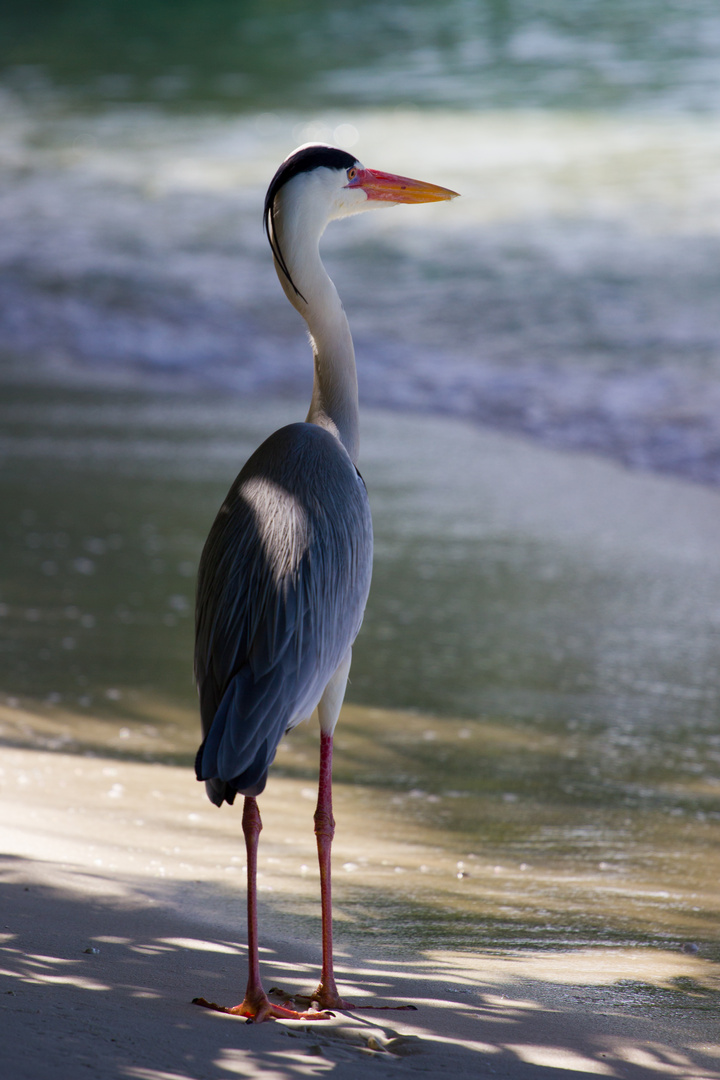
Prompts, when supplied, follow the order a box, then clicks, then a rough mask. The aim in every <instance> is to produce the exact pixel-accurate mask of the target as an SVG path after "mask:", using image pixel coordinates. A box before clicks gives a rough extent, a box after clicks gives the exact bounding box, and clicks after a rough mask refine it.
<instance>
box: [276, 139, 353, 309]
mask: <svg viewBox="0 0 720 1080" xmlns="http://www.w3.org/2000/svg"><path fill="white" fill-rule="evenodd" d="M354 164H355V158H354V157H353V156H352V154H348V153H346V152H345V150H338V149H337V148H336V147H334V146H325V145H324V144H323V143H311V144H310V145H309V146H303V147H301V148H300V149H299V150H296V151H295V153H294V154H291V155H290V157H289V158H286V159H285V161H283V163H282V165H281V166H280V168H279V169H278V171H277V172H276V173H275V175H274V176H273V178H272V180H271V181H270V187H269V188H268V189H267V195H266V196H265V208H264V210H263V225H264V227H265V233H266V235H267V238H268V240H269V241H270V247H271V249H272V253H273V255H274V256H275V261H276V262H277V264H278V266H279V267H280V269H281V270H282V272H283V274H284V275H285V277H286V278H287V279H288V281H289V282H290V284H291V285H292V287H293V289H294V290H295V293H296V295H297V296H299V297H300V299H301V300H305V297H304V296H303V294H302V293H301V292H300V290H299V289H298V287H297V285H296V284H295V282H294V281H293V279H292V276H291V274H290V271H289V269H288V265H287V263H286V262H285V256H284V255H283V253H282V250H281V248H280V243H279V241H278V238H277V235H276V233H275V197H276V195H277V193H278V191H280V189H281V188H282V187H284V185H285V184H287V182H288V180H292V178H293V177H294V176H298V175H299V174H300V173H304V172H312V171H313V169H320V168H323V167H324V168H326V169H351V168H352V167H353V165H354ZM305 303H307V300H305Z"/></svg>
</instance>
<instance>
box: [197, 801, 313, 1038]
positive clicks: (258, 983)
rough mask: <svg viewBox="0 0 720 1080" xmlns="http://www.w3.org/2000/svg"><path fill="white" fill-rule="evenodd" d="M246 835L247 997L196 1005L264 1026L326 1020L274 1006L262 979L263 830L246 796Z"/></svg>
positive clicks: (254, 803)
mask: <svg viewBox="0 0 720 1080" xmlns="http://www.w3.org/2000/svg"><path fill="white" fill-rule="evenodd" d="M242 827H243V833H244V834H245V847H246V850H247V913H248V964H249V969H250V970H249V973H248V981H247V987H246V990H245V998H244V1000H243V1001H242V1003H241V1004H240V1005H235V1006H233V1007H232V1008H228V1007H226V1006H222V1005H216V1004H215V1003H214V1002H210V1001H206V1000H205V998H195V999H194V1004H195V1005H204V1006H205V1008H207V1009H215V1010H216V1011H217V1012H225V1013H232V1014H233V1015H235V1016H245V1017H247V1019H248V1022H249V1023H250V1022H251V1023H255V1024H261V1023H262V1022H263V1021H264V1020H275V1019H281V1020H282V1019H285V1020H326V1019H327V1017H328V1013H325V1012H317V1011H315V1012H304V1013H301V1012H297V1011H296V1010H295V1009H288V1008H285V1007H284V1006H282V1005H273V1004H271V1002H270V1001H269V999H268V996H267V994H266V993H265V990H264V989H263V985H262V980H261V978H260V954H259V949H258V919H257V848H258V837H259V836H260V830H261V829H262V821H261V819H260V811H259V810H258V805H257V800H256V799H255V798H254V797H253V796H252V795H246V796H245V804H244V806H243V817H242Z"/></svg>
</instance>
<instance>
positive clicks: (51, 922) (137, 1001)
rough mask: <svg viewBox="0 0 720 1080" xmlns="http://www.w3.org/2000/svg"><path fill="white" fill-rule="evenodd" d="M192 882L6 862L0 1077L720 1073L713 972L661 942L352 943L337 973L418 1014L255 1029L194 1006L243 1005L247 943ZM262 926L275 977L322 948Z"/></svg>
mask: <svg viewBox="0 0 720 1080" xmlns="http://www.w3.org/2000/svg"><path fill="white" fill-rule="evenodd" d="M199 888H200V886H199V884H197V885H196V884H193V883H179V882H172V881H159V882H158V881H157V880H155V881H152V880H150V879H135V880H131V879H127V878H125V879H119V878H117V877H114V876H111V875H104V874H102V873H97V874H94V873H90V872H89V871H88V870H87V869H83V868H78V867H73V866H70V865H68V864H62V865H60V864H56V863H52V862H32V861H29V860H25V859H20V858H6V859H3V860H2V863H1V876H0V904H1V906H2V911H3V912H4V918H3V920H2V927H1V930H2V939H1V942H2V944H1V957H2V958H1V959H0V967H1V968H2V984H3V985H2V993H1V994H0V1005H1V1006H2V1009H3V1013H4V1016H3V1020H2V1029H3V1032H4V1035H3V1040H2V1043H3V1045H2V1048H1V1049H0V1061H2V1060H4V1062H5V1064H4V1066H3V1069H2V1072H3V1075H6V1076H8V1077H13V1080H46V1078H48V1080H49V1078H58V1080H60V1078H62V1080H65V1078H69V1077H73V1078H74V1077H77V1076H79V1075H98V1076H102V1077H103V1078H106V1080H121V1078H122V1080H128V1078H130V1080H132V1078H134V1080H228V1078H230V1077H237V1076H240V1077H254V1076H262V1077H264V1078H266V1080H269V1078H272V1080H284V1078H287V1080H292V1078H295V1077H308V1076H311V1077H312V1076H326V1075H329V1076H338V1077H345V1076H347V1077H362V1076H363V1075H364V1074H365V1071H366V1070H367V1072H368V1074H372V1075H373V1076H389V1075H394V1074H396V1073H398V1072H399V1073H402V1072H404V1071H407V1072H413V1073H417V1072H421V1073H423V1074H425V1075H440V1074H441V1073H442V1074H445V1073H447V1072H448V1071H449V1070H451V1071H453V1072H455V1073H456V1074H458V1075H466V1076H472V1077H477V1076H484V1075H491V1076H507V1077H518V1078H525V1077H528V1078H532V1077H538V1078H540V1077H548V1078H551V1077H555V1076H561V1075H572V1076H575V1077H578V1078H581V1077H583V1076H588V1077H589V1076H611V1077H618V1078H621V1080H635V1078H640V1077H651V1076H652V1077H657V1076H668V1077H687V1078H691V1077H692V1078H708V1080H715V1078H720V1056H719V1055H720V1048H719V1047H718V1046H717V1045H714V1046H713V1045H712V1044H713V1043H715V1044H717V1042H718V1039H717V1037H716V1035H713V1034H712V1032H713V1031H716V1029H717V1018H718V1015H719V1014H720V992H719V991H718V989H717V979H716V977H715V976H714V970H713V967H714V966H713V965H709V964H707V963H705V962H703V961H700V960H698V959H697V958H695V957H688V958H687V966H686V967H682V970H684V971H687V972H688V973H689V974H686V975H678V972H679V971H680V970H681V967H679V966H678V965H677V962H676V958H675V957H673V956H670V955H669V954H662V953H661V954H657V955H656V957H655V958H650V959H649V960H648V958H647V957H643V956H642V954H638V953H636V954H635V956H628V954H627V952H626V951H625V950H614V951H608V950H600V951H598V953H597V954H593V953H592V952H588V951H585V952H583V953H578V954H573V953H544V954H538V953H535V954H530V953H525V954H523V953H520V952H515V953H504V954H491V953H487V954H484V955H482V956H480V955H477V954H474V955H473V954H469V953H467V954H462V953H452V952H448V953H442V952H437V953H428V952H425V953H419V954H416V955H414V956H408V955H405V956H404V957H402V958H400V957H387V956H385V957H382V956H380V957H378V956H377V955H376V956H375V957H373V958H369V957H368V956H367V955H363V954H360V951H359V950H357V951H355V952H349V951H345V952H344V953H340V955H339V956H338V968H339V970H338V974H339V979H340V981H341V984H342V990H343V992H344V993H346V994H347V996H348V997H349V998H350V999H351V1000H353V1001H355V1002H357V1003H358V1004H364V1003H371V1002H377V1003H381V1004H384V1003H388V1002H393V1003H397V1004H405V1003H412V1004H415V1005H416V1006H417V1007H418V1011H417V1012H414V1013H397V1014H394V1015H393V1014H388V1013H378V1014H373V1013H365V1014H357V1013H356V1014H352V1013H345V1014H341V1013H338V1014H337V1015H336V1016H335V1018H334V1019H333V1020H330V1021H328V1022H326V1023H322V1024H321V1023H314V1024H311V1025H308V1024H303V1023H302V1022H296V1023H271V1024H265V1025H262V1026H252V1025H246V1024H244V1023H242V1022H241V1021H239V1020H237V1019H235V1018H233V1017H228V1016H223V1015H220V1014H215V1013H210V1012H207V1011H206V1010H201V1009H197V1008H195V1007H193V1006H192V1004H191V1000H192V998H193V997H194V996H195V995H196V994H197V993H199V992H202V993H203V994H205V995H206V996H208V997H213V998H215V999H216V1000H228V1001H229V1000H231V999H232V998H233V997H236V998H238V1000H239V998H240V997H241V996H242V989H243V984H244V978H245V955H244V954H245V948H244V946H243V945H241V944H238V943H237V942H236V941H234V940H227V938H226V936H223V932H222V929H221V928H219V927H218V925H217V923H216V924H215V925H213V923H212V922H211V921H210V920H209V919H208V918H204V917H203V914H202V912H201V911H200V912H198V910H197V908H196V909H195V910H193V906H192V905H193V902H195V904H196V905H197V897H195V898H194V901H193V897H192V895H191V894H192V892H193V890H195V889H199ZM217 888H218V889H222V886H218V887H217ZM266 927H267V934H268V937H267V941H266V944H268V943H269V942H270V941H271V940H272V942H273V944H272V947H270V948H266V949H265V950H263V954H262V958H263V968H264V976H265V978H266V980H267V984H268V985H272V984H273V983H280V984H281V985H282V986H284V987H286V988H287V989H290V990H293V991H295V990H301V989H305V988H307V987H310V986H312V984H313V980H315V981H316V980H317V968H316V966H315V962H316V961H317V957H316V956H315V955H314V953H311V950H310V949H309V947H308V946H307V945H306V944H303V945H302V947H300V946H298V945H297V944H293V943H290V942H280V941H279V938H278V930H279V932H280V933H282V920H281V919H280V918H279V917H278V916H277V913H273V912H272V910H270V911H269V912H268V913H267V921H266ZM609 957H610V959H609ZM663 957H665V958H666V960H665V961H664V960H663ZM684 960H685V958H683V963H684ZM310 961H313V962H312V963H311V962H310ZM628 976H630V977H628Z"/></svg>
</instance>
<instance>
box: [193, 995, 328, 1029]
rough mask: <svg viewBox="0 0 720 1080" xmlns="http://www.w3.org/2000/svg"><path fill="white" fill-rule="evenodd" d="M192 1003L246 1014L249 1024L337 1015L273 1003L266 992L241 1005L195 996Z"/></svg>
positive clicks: (215, 1009) (324, 1017) (325, 1011)
mask: <svg viewBox="0 0 720 1080" xmlns="http://www.w3.org/2000/svg"><path fill="white" fill-rule="evenodd" d="M192 1003H193V1005H200V1006H201V1007H202V1008H203V1009H213V1010H214V1011H215V1012H221V1013H227V1014H228V1015H229V1016H244V1017H245V1019H246V1022H247V1023H248V1024H264V1023H265V1021H266V1020H330V1019H331V1018H332V1017H333V1016H334V1015H335V1014H334V1013H331V1012H328V1011H327V1010H325V1009H310V1010H309V1011H308V1012H298V1011H297V1010H296V1009H288V1008H287V1007H286V1006H284V1005H273V1004H271V1002H270V1001H269V1000H268V998H267V997H266V996H265V995H264V994H263V996H262V997H258V998H253V999H252V1000H248V998H245V1000H244V1001H243V1002H242V1003H241V1004H240V1005H233V1006H229V1005H218V1004H217V1002H215V1001H208V1000H207V998H204V997H196V998H193V1001H192Z"/></svg>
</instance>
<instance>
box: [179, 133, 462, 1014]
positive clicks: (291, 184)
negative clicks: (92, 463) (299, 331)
mask: <svg viewBox="0 0 720 1080" xmlns="http://www.w3.org/2000/svg"><path fill="white" fill-rule="evenodd" d="M455 195H456V192H454V191H450V190H449V189H447V188H443V187H438V186H437V185H435V184H427V183H423V182H420V181H417V180H410V179H408V178H407V177H402V176H396V175H394V174H391V173H384V172H378V171H376V170H372V169H368V168H365V167H364V166H363V165H362V164H361V163H360V162H359V161H357V160H356V159H355V158H354V157H353V156H352V155H351V154H350V153H348V152H347V151H345V150H341V149H338V148H336V147H332V146H327V145H324V144H319V143H310V144H306V145H304V146H301V147H299V148H298V149H297V150H295V151H294V152H293V153H292V154H290V156H289V157H288V158H286V160H285V161H283V163H282V164H281V165H280V167H279V168H278V170H277V172H276V173H275V175H274V177H273V179H272V181H271V183H270V186H269V188H268V191H267V195H266V198H265V206H264V212H263V222H264V228H265V232H266V234H267V237H268V240H269V243H270V248H271V251H272V256H273V261H274V266H275V270H276V273H277V275H278V277H279V279H280V284H281V285H282V288H283V290H284V292H285V295H286V296H287V298H288V300H289V301H290V303H291V304H292V305H293V307H294V308H296V309H297V311H298V312H299V313H300V315H301V316H302V317H303V319H304V320H305V322H306V323H307V327H308V330H309V333H310V343H311V346H312V352H313V361H314V377H313V388H312V397H311V402H310V409H309V412H308V414H307V418H306V420H305V422H304V423H293V424H289V425H288V426H286V427H282V428H280V429H279V430H278V431H276V432H275V433H274V434H272V435H270V437H269V438H267V439H266V440H265V441H264V442H263V443H262V445H261V446H260V447H258V449H257V450H256V451H255V452H254V453H253V454H252V455H251V457H250V458H249V459H248V461H247V463H246V464H245V466H244V467H243V469H242V470H241V472H240V473H239V475H238V477H237V479H236V480H235V482H234V483H233V485H232V487H231V488H230V491H229V493H228V495H227V497H226V499H225V501H224V502H223V504H222V506H221V508H220V510H219V512H218V514H217V517H216V518H215V521H214V524H213V525H212V528H211V529H210V533H209V535H208V538H207V541H206V543H205V547H204V549H203V552H202V556H201V559H200V567H199V572H198V585H197V604H196V619H195V625H196V644H195V677H196V681H197V687H198V694H199V699H200V714H201V722H202V732H203V741H202V745H201V746H200V749H199V750H198V754H197V758H196V763H195V767H196V774H197V778H198V780H203V781H205V785H206V790H207V795H208V797H209V799H210V800H211V802H213V803H214V804H215V805H217V806H222V804H223V803H229V804H232V803H233V802H234V800H235V797H236V795H237V794H240V795H242V796H243V797H244V803H243V814H242V829H243V834H244V837H245V845H246V852H247V918H248V965H249V972H248V982H247V988H246V991H245V997H244V999H243V1001H242V1002H241V1003H240V1004H239V1005H236V1006H233V1007H224V1006H217V1005H215V1004H214V1003H209V1002H207V1001H206V1000H205V999H204V998H197V999H195V1000H196V1002H197V1003H198V1004H202V1005H206V1006H210V1007H213V1008H218V1009H220V1011H223V1012H231V1013H234V1014H237V1015H240V1016H244V1017H246V1018H247V1019H248V1021H252V1022H255V1023H260V1022H263V1021H265V1020H269V1019H274V1018H294V1019H298V1018H302V1019H317V1018H321V1017H325V1016H327V1015H328V1012H327V1010H329V1009H333V1008H336V1009H344V1008H351V1007H352V1006H351V1005H350V1004H349V1003H348V1002H346V1001H344V1000H343V999H342V998H341V996H340V994H339V992H338V988H337V985H336V981H335V975H334V969H333V945H332V898H331V874H330V858H331V847H332V840H333V836H334V831H335V822H334V819H333V812H332V753H333V733H334V731H335V725H336V723H337V720H338V716H339V713H340V707H341V705H342V702H343V698H344V695H345V687H346V683H347V679H348V673H349V670H350V661H351V655H352V646H353V643H354V641H355V638H356V636H357V634H358V631H359V630H360V625H361V623H362V619H363V614H364V611H365V603H366V600H367V596H368V591H369V588H370V575H371V570H372V544H373V538H372V522H371V517H370V508H369V504H368V496H367V491H366V488H365V484H364V482H363V479H362V477H361V475H360V473H359V471H358V468H357V461H358V448H359V447H358V444H359V418H358V382H357V372H356V367H355V354H354V349H353V342H352V337H351V334H350V328H349V325H348V320H347V317H346V315H345V311H344V309H343V306H342V303H341V301H340V298H339V296H338V293H337V290H336V289H335V286H334V284H333V282H332V280H331V279H330V277H329V275H328V274H327V272H326V270H325V268H324V266H323V263H322V261H321V258H320V250H319V242H320V238H321V236H322V234H323V232H324V230H325V227H326V226H327V225H328V223H329V222H331V221H335V220H337V219H339V218H343V217H347V216H348V215H351V214H357V213H359V212H361V211H364V210H371V209H373V208H377V207H384V206H391V205H395V204H399V203H426V202H438V201H442V200H446V199H452V198H454V197H455ZM316 709H317V714H318V719H319V723H320V768H319V781H318V800H317V807H316V810H315V815H314V825H315V835H316V838H317V849H318V861H319V866H320V898H321V918H322V924H321V925H322V970H321V977H320V983H319V985H318V987H317V990H316V991H315V993H314V994H313V995H312V996H311V1002H312V1004H313V1006H317V1007H314V1008H311V1009H310V1010H309V1011H306V1012H300V1011H296V1010H294V1009H291V1008H289V1007H288V1006H287V1005H279V1004H275V1003H271V1002H270V1000H269V998H268V996H267V994H266V992H265V990H264V988H263V985H262V981H261V975H260V965H259V956H258V920H257V886H256V874H257V850H258V838H259V834H260V830H261V828H262V822H261V818H260V812H259V809H258V803H257V798H258V796H259V795H260V794H261V793H262V791H263V790H264V788H265V784H266V781H267V776H268V770H269V768H270V766H271V764H272V762H273V759H274V757H275V754H276V751H277V748H278V745H279V743H280V740H281V739H282V738H283V736H284V735H285V734H286V733H287V732H288V731H290V730H291V729H292V728H294V727H295V726H296V725H297V724H299V723H300V722H301V721H303V720H305V719H307V718H309V717H310V716H311V715H312V714H313V713H314V712H315V710H316Z"/></svg>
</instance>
